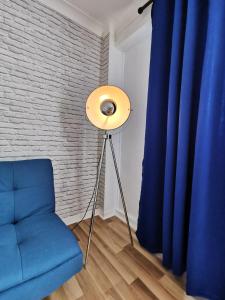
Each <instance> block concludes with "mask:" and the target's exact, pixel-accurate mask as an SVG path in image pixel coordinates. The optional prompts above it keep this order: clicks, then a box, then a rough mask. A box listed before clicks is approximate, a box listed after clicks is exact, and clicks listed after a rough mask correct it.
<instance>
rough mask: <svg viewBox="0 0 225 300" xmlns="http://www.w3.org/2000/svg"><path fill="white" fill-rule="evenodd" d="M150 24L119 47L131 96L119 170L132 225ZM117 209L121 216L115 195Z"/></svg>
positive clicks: (137, 190)
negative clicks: (129, 114) (130, 111)
mask: <svg viewBox="0 0 225 300" xmlns="http://www.w3.org/2000/svg"><path fill="white" fill-rule="evenodd" d="M150 43H151V24H150V17H149V20H148V21H147V22H146V23H145V24H144V25H142V26H141V27H140V28H139V29H138V30H136V31H135V32H133V34H131V35H130V36H128V37H127V38H126V39H125V40H123V41H122V42H120V44H119V47H120V48H121V51H123V55H124V69H123V76H124V78H123V82H121V85H123V88H124V90H125V91H126V92H127V94H128V95H129V97H130V100H131V104H132V109H133V111H132V113H131V116H130V119H129V120H128V122H127V124H125V126H124V127H123V129H122V131H121V138H120V148H121V153H120V173H121V179H122V183H123V188H124V194H125V199H126V202H127V208H128V214H129V217H130V221H131V224H132V227H134V228H135V227H136V224H137V217H138V207H139V199H140V191H141V179H142V160H143V152H144V135H145V121H146V105H147V90H148V76H149V61H150ZM115 210H116V213H117V215H118V216H120V217H123V209H122V203H121V201H120V199H119V198H118V201H117V203H116V208H115Z"/></svg>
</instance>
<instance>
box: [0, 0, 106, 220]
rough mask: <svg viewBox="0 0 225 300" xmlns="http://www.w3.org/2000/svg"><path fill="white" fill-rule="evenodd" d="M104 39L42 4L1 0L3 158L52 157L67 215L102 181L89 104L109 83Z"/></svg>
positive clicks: (0, 126) (59, 206)
mask: <svg viewBox="0 0 225 300" xmlns="http://www.w3.org/2000/svg"><path fill="white" fill-rule="evenodd" d="M104 42H105V40H102V39H101V38H100V37H98V36H97V35H95V34H93V33H91V32H89V31H88V30H86V29H85V28H83V27H81V26H79V25H78V24H75V23H74V22H72V21H70V20H69V19H67V18H65V17H64V16H62V15H60V14H58V13H57V12H55V11H53V10H51V9H49V8H47V7H45V6H44V5H42V4H41V3H39V2H38V1H36V0H0V160H14V159H16V160H17V159H27V158H40V157H48V158H50V159H52V161H53V165H54V173H55V189H56V209H57V212H58V214H59V215H60V216H61V217H64V218H65V217H68V216H72V215H75V214H78V213H81V212H83V211H84V210H85V208H86V205H87V203H88V201H89V199H90V196H91V194H92V190H93V185H94V183H95V175H96V164H97V160H98V154H99V151H100V149H99V148H100V146H101V144H100V141H99V132H98V131H97V130H96V129H95V128H93V127H92V126H91V125H90V124H89V122H88V121H87V120H86V118H85V101H86V98H87V96H88V94H89V93H90V91H92V90H93V89H94V88H96V87H97V86H98V85H99V84H100V83H103V81H104V82H106V81H107V79H106V77H105V76H106V75H105V74H107V71H106V69H105V68H106V67H105V66H104V68H103V67H102V66H101V61H104V62H105V59H103V60H102V58H101V57H102V56H101V53H102V49H107V47H106V48H105V47H104V44H103V43H104ZM102 55H103V54H102ZM104 57H105V51H104ZM103 70H104V71H103ZM101 189H102V191H101V198H102V199H101V201H100V202H101V203H102V201H103V197H104V186H103V184H102V185H101Z"/></svg>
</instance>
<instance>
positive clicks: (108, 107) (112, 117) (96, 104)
mask: <svg viewBox="0 0 225 300" xmlns="http://www.w3.org/2000/svg"><path fill="white" fill-rule="evenodd" d="M130 111H131V106H130V100H129V98H128V96H127V95H126V93H125V92H124V91H123V90H121V89H120V88H118V87H116V86H110V85H106V86H101V87H99V88H97V89H95V90H94V91H93V92H92V93H91V94H90V96H89V97H88V99H87V103H86V114H87V117H88V119H89V121H90V122H91V123H92V124H93V125H94V126H95V127H97V128H100V129H102V130H112V129H116V128H118V127H120V126H122V125H123V124H124V123H125V122H126V121H127V119H128V118H129V115H130Z"/></svg>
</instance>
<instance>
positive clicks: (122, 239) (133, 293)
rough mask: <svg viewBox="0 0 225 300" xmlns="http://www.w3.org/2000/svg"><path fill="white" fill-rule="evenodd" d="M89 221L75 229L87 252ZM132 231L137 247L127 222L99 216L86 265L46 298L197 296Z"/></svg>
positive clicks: (183, 299) (165, 299)
mask: <svg viewBox="0 0 225 300" xmlns="http://www.w3.org/2000/svg"><path fill="white" fill-rule="evenodd" d="M89 222H90V221H89V220H85V221H82V222H81V223H80V224H79V226H77V227H76V228H75V229H74V231H73V232H74V234H75V235H76V237H77V239H78V241H79V244H80V246H81V249H82V251H83V252H84V254H85V251H86V246H87V239H88V233H89ZM70 228H72V227H71V226H70ZM132 235H133V238H134V248H133V247H131V245H130V239H129V235H128V230H127V226H126V224H125V223H123V222H122V221H121V220H119V219H118V218H117V217H112V218H110V219H108V220H102V219H101V218H100V217H96V219H95V226H94V232H93V238H92V243H91V247H90V254H89V260H88V264H87V266H86V268H83V270H82V271H81V272H80V273H79V274H77V275H76V276H74V277H73V278H71V279H70V280H69V281H67V282H66V283H65V284H64V285H63V286H62V287H60V288H59V289H58V290H57V291H55V292H54V293H52V294H51V295H50V296H49V297H47V298H45V300H194V299H195V298H193V297H189V296H187V295H186V293H185V290H184V282H183V281H182V280H181V279H177V278H176V277H175V276H173V275H172V274H171V273H170V272H169V271H168V270H166V269H165V268H164V267H163V266H162V264H161V258H160V257H158V256H156V255H151V254H150V253H148V252H147V251H146V250H145V249H143V248H142V247H141V246H140V245H139V243H138V240H137V238H136V236H135V233H134V231H132Z"/></svg>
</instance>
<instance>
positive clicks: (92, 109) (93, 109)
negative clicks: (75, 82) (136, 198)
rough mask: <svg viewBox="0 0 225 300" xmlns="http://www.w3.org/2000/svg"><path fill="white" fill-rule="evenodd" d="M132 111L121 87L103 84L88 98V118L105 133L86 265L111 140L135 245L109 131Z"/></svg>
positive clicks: (119, 183) (128, 226)
mask: <svg viewBox="0 0 225 300" xmlns="http://www.w3.org/2000/svg"><path fill="white" fill-rule="evenodd" d="M130 112H131V106H130V100H129V98H128V96H127V95H126V94H125V92H124V91H122V90H121V89H120V88H118V87H115V86H101V87H99V88H97V89H95V90H94V91H93V92H92V93H91V94H90V96H89V97H88V99H87V103H86V114H87V117H88V120H89V121H90V122H91V123H92V124H93V125H94V126H95V127H97V128H99V129H102V130H104V131H105V133H104V135H103V144H102V149H101V155H100V159H99V164H98V171H97V179H96V186H95V192H94V200H93V201H94V202H93V208H92V215H91V222H90V228H89V235H88V244H87V249H86V257H85V263H84V266H85V267H86V265H87V261H88V255H89V250H90V244H91V239H92V233H93V226H94V217H95V210H96V203H97V197H98V192H99V182H100V174H101V169H102V163H103V158H104V154H105V149H106V143H107V141H109V144H110V149H111V153H112V158H113V163H114V167H115V171H116V176H117V181H118V185H119V191H120V196H121V200H122V204H123V209H124V214H125V218H126V222H127V228H128V233H129V236H130V242H131V245H132V246H133V238H132V233H131V228H130V223H129V218H128V214H127V208H126V202H125V199H124V194H123V189H122V184H121V180H120V176H119V170H118V165H117V161H116V156H115V151H114V147H113V142H112V135H111V134H109V133H108V131H109V130H113V129H116V128H119V127H121V126H122V125H123V124H124V123H125V122H126V121H127V119H128V118H129V115H130Z"/></svg>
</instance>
